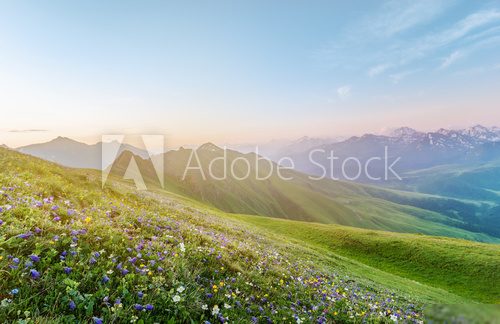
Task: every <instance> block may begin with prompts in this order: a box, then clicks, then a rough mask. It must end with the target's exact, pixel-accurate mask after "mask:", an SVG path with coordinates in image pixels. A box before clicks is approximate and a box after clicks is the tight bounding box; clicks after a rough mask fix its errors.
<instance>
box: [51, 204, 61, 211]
mask: <svg viewBox="0 0 500 324" xmlns="http://www.w3.org/2000/svg"><path fill="white" fill-rule="evenodd" d="M50 209H51V210H52V211H54V210H58V209H59V206H57V205H54V206H52V208H50Z"/></svg>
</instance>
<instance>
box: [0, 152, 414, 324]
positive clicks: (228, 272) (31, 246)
mask: <svg viewBox="0 0 500 324" xmlns="http://www.w3.org/2000/svg"><path fill="white" fill-rule="evenodd" d="M0 165H1V166H2V170H1V171H0V190H1V192H0V294H1V305H0V321H1V322H5V321H13V320H33V321H44V320H46V321H75V320H79V321H93V322H95V323H104V322H106V323H108V322H130V321H132V322H135V321H137V322H147V323H149V322H151V323H152V322H162V323H163V322H169V321H170V322H203V321H207V322H210V323H216V322H226V321H231V322H233V321H236V322H255V323H257V322H258V323H271V322H274V323H278V322H279V323H281V322H290V323H295V322H334V321H336V322H365V321H368V322H371V321H374V322H389V321H397V320H401V319H404V320H407V321H416V322H419V321H420V319H421V309H420V306H419V305H415V304H413V303H412V301H410V300H407V299H405V298H402V297H398V296H397V295H396V294H395V293H393V292H391V291H388V290H385V289H375V288H372V287H370V286H369V285H365V284H363V285H362V284H360V283H358V282H357V281H353V280H352V279H350V278H348V277H347V276H345V275H344V274H340V273H337V272H336V270H335V269H329V268H325V267H319V266H316V265H315V264H314V262H312V260H309V259H308V258H307V254H305V253H304V254H302V255H303V256H302V257H301V256H300V254H297V253H291V252H290V250H289V249H287V248H286V247H283V245H280V244H278V243H276V242H274V241H273V240H271V239H269V238H268V237H266V236H264V235H261V234H259V232H258V231H252V230H250V229H249V228H248V227H245V226H241V224H240V223H238V222H237V221H231V220H228V219H221V218H218V217H214V216H207V215H205V214H200V213H196V212H192V211H191V210H190V209H189V208H183V207H182V206H178V205H175V204H169V203H168V202H162V201H158V200H155V199H152V198H147V197H145V196H139V195H137V194H135V193H133V192H132V191H130V190H129V189H127V188H126V187H123V186H120V185H119V184H118V183H116V184H115V185H111V186H107V187H105V188H104V189H103V190H101V183H100V175H99V174H97V173H93V172H91V171H74V170H69V169H63V168H60V167H58V166H56V165H53V164H51V163H47V162H43V161H40V160H38V159H34V158H32V157H28V156H24V155H21V154H18V153H15V152H12V151H8V150H5V149H0ZM298 255H299V256H298Z"/></svg>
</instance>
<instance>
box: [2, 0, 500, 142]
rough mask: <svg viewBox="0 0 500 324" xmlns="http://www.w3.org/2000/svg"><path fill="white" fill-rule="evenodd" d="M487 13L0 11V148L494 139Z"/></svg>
mask: <svg viewBox="0 0 500 324" xmlns="http://www.w3.org/2000/svg"><path fill="white" fill-rule="evenodd" d="M499 54H500V4H499V3H498V2H497V1H465V0H463V1H452V0H443V1H420V2H414V1H385V2H383V1H372V2H367V1H350V2H347V1H346V2H344V3H341V2H338V1H317V2H314V3H310V2H302V1H293V2H279V1H276V2H273V3H270V2H269V1H247V2H240V1H238V2H234V1H218V2H212V1H210V2H209V1H205V2H197V3H195V2H191V1H181V2H177V3H167V2H163V1H148V2H147V5H145V3H144V2H139V1H137V2H132V1H105V2H103V1H81V2H75V1H23V2H19V1H3V2H2V3H1V4H0V71H1V73H0V107H1V108H0V109H1V119H0V143H4V144H7V145H9V146H12V147H17V146H21V145H25V144H29V143H35V142H42V141H45V140H50V139H52V138H54V137H56V136H60V135H61V136H67V137H71V138H75V139H78V140H81V141H84V142H87V143H95V142H97V141H99V139H100V136H101V134H113V133H139V134H165V135H166V136H167V138H168V141H169V143H170V144H172V145H182V144H197V143H202V142H207V141H213V142H216V143H229V142H230V143H259V142H265V141H269V140H272V139H283V138H298V137H300V136H304V135H308V136H322V137H328V136H339V135H342V136H346V135H358V134H363V133H368V132H383V131H384V130H385V129H388V128H392V127H398V126H410V127H414V128H417V129H420V130H433V129H438V128H440V127H449V128H454V127H465V126H471V125H474V124H484V125H486V126H493V125H499V124H500V109H498V104H499V102H500V92H499V91H498V89H500V55H499Z"/></svg>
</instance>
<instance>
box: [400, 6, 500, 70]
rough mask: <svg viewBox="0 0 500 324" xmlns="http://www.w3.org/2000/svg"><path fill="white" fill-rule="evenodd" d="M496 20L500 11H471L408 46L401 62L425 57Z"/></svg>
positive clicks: (499, 19) (499, 16)
mask: <svg viewBox="0 0 500 324" xmlns="http://www.w3.org/2000/svg"><path fill="white" fill-rule="evenodd" d="M497 21H500V12H499V11H497V10H487V11H479V12H476V13H473V14H471V15H469V16H467V17H465V18H464V19H462V20H461V21H459V22H457V23H456V24H455V25H453V26H452V27H451V28H448V29H446V30H444V31H441V32H437V33H434V34H430V35H428V36H426V37H424V38H422V39H421V40H420V41H418V42H417V44H416V45H415V46H412V47H409V48H408V50H406V51H405V53H404V54H406V57H405V58H404V59H403V62H410V61H412V60H414V59H417V58H419V57H425V56H426V55H428V54H429V53H431V52H433V51H435V50H437V49H439V48H442V47H445V46H448V45H450V44H452V43H453V42H456V41H458V40H459V39H461V38H463V37H465V36H467V35H468V34H469V33H471V32H472V31H474V30H476V29H477V28H479V27H484V26H486V25H488V24H490V23H492V22H497Z"/></svg>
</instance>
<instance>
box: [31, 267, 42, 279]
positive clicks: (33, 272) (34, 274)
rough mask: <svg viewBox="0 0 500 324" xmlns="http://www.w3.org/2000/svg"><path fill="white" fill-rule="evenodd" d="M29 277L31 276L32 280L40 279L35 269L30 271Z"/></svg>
mask: <svg viewBox="0 0 500 324" xmlns="http://www.w3.org/2000/svg"><path fill="white" fill-rule="evenodd" d="M30 275H31V278H33V279H38V278H40V273H39V272H38V271H36V270H35V269H31V270H30Z"/></svg>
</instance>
